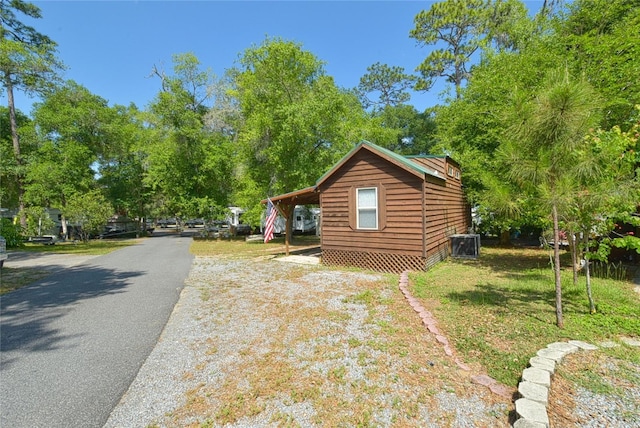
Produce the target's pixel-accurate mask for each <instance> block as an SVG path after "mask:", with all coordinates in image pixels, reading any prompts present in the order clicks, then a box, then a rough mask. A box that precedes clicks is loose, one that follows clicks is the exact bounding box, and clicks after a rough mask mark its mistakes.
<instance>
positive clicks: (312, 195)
mask: <svg viewBox="0 0 640 428" xmlns="http://www.w3.org/2000/svg"><path fill="white" fill-rule="evenodd" d="M270 199H271V202H273V203H274V205H290V206H291V205H292V206H296V205H319V204H320V193H318V191H317V188H316V186H311V187H307V188H305V189H301V190H296V191H295V192H289V193H284V194H282V195H278V196H272V197H271V198H270ZM260 202H262V203H263V204H266V203H267V200H266V199H263V200H262V201H260Z"/></svg>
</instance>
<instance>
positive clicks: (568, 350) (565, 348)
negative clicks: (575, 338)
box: [547, 342, 579, 355]
mask: <svg viewBox="0 0 640 428" xmlns="http://www.w3.org/2000/svg"><path fill="white" fill-rule="evenodd" d="M547 348H549V349H553V350H555V351H560V352H564V354H565V355H567V354H572V353H574V352H576V351H578V349H579V348H578V347H577V346H576V345H572V344H571V343H567V342H553V343H550V344H548V345H547Z"/></svg>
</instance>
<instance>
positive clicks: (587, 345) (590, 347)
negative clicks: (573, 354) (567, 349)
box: [569, 340, 598, 351]
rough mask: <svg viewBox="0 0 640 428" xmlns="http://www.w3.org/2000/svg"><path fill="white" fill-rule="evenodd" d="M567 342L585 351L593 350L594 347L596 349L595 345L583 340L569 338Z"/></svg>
mask: <svg viewBox="0 0 640 428" xmlns="http://www.w3.org/2000/svg"><path fill="white" fill-rule="evenodd" d="M569 343H570V344H572V345H575V346H577V347H578V348H580V349H583V350H585V351H595V350H596V349H598V347H597V346H596V345H592V344H590V343H587V342H583V341H581V340H570V341H569Z"/></svg>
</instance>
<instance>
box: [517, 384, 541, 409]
mask: <svg viewBox="0 0 640 428" xmlns="http://www.w3.org/2000/svg"><path fill="white" fill-rule="evenodd" d="M518 392H519V393H520V395H522V398H528V399H529V400H533V401H537V402H538V403H541V404H544V405H545V406H546V405H548V404H549V388H547V387H546V386H542V385H540V384H537V383H533V382H527V381H525V382H520V384H519V385H518Z"/></svg>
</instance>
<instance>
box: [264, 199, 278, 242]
mask: <svg viewBox="0 0 640 428" xmlns="http://www.w3.org/2000/svg"><path fill="white" fill-rule="evenodd" d="M276 217H278V210H277V209H276V207H275V206H273V202H271V199H269V198H267V219H266V220H265V224H264V243H265V244H266V243H267V242H269V241H270V240H272V239H273V229H274V226H275V223H276Z"/></svg>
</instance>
